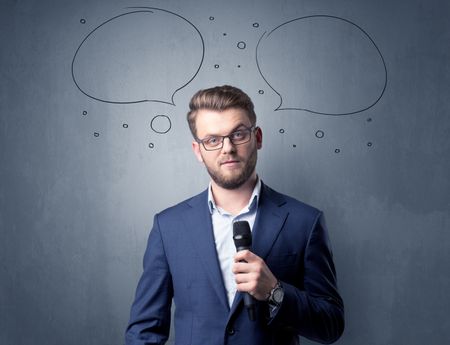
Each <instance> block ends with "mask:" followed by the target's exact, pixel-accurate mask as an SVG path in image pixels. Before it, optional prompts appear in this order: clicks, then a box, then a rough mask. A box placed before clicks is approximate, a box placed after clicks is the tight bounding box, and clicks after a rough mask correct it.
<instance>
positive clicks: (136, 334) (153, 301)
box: [125, 215, 173, 345]
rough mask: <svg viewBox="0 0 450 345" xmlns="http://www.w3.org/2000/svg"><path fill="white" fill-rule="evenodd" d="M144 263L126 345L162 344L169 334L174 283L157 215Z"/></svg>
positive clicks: (132, 308)
mask: <svg viewBox="0 0 450 345" xmlns="http://www.w3.org/2000/svg"><path fill="white" fill-rule="evenodd" d="M143 264H144V271H143V273H142V276H141V278H140V280H139V283H138V285H137V288H136V295H135V299H134V302H133V304H132V306H131V313H130V314H131V315H130V321H129V323H128V327H127V330H126V333H125V343H126V345H156V344H158V345H159V344H164V343H165V342H166V341H167V339H168V337H169V330H170V318H171V304H172V297H173V285H172V277H171V274H170V270H169V266H168V263H167V260H166V254H165V252H164V243H163V239H162V237H161V232H160V228H159V224H158V215H156V216H155V218H154V223H153V229H152V230H151V232H150V235H149V238H148V243H147V249H146V251H145V254H144V263H143Z"/></svg>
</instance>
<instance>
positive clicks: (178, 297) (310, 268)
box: [125, 184, 344, 345]
mask: <svg viewBox="0 0 450 345" xmlns="http://www.w3.org/2000/svg"><path fill="white" fill-rule="evenodd" d="M207 198H208V197H207V191H204V192H203V193H201V194H199V195H197V196H194V197H193V198H190V199H188V200H186V201H184V202H181V203H180V204H178V205H176V206H174V207H171V208H169V209H166V210H164V211H163V212H161V213H159V214H157V215H156V216H155V218H154V224H153V229H152V230H151V232H150V235H149V239H148V245H147V249H146V252H145V255H144V271H143V274H142V277H141V279H140V281H139V283H138V286H137V289H136V296H135V300H134V302H133V305H132V307H131V316H130V321H129V324H128V327H127V330H126V335H125V338H126V344H127V345H144V344H145V345H150V344H164V343H165V342H166V340H167V338H168V335H169V327H170V323H171V304H172V300H173V302H174V303H175V313H174V325H175V344H177V345H190V344H191V345H223V344H233V345H234V344H236V345H237V344H242V345H252V344H255V345H269V344H270V345H288V344H289V345H291V344H299V337H298V336H299V335H301V336H304V337H307V338H309V339H311V340H315V341H318V342H322V343H331V342H334V341H335V340H337V339H338V338H339V337H340V335H341V334H342V332H343V329H344V307H343V302H342V299H341V297H340V296H339V293H338V290H337V287H336V274H335V268H334V264H333V258H332V252H331V249H330V243H329V239H328V234H327V230H326V228H325V225H324V221H323V216H322V213H321V212H320V211H319V210H317V209H315V208H313V207H311V206H308V205H306V204H304V203H302V202H300V201H297V200H295V199H293V198H290V197H288V196H285V195H283V194H280V193H278V192H276V191H274V190H272V189H271V188H269V187H268V186H266V185H264V184H262V188H261V195H260V200H259V208H258V213H257V216H256V220H255V224H254V227H253V230H252V237H253V246H252V251H253V252H254V253H255V254H257V255H258V256H260V257H261V258H263V259H264V261H265V262H266V264H267V265H268V266H269V268H270V270H271V271H272V272H273V274H274V275H275V276H276V277H277V278H278V279H279V280H280V281H281V284H282V285H283V288H284V291H285V294H284V299H283V303H282V305H281V306H280V307H279V308H278V310H277V311H276V313H275V315H270V313H269V308H268V305H267V303H266V302H258V303H257V319H256V321H250V320H249V319H248V315H247V312H246V310H245V308H244V306H243V304H244V303H243V298H242V294H241V293H239V292H238V293H237V294H236V297H235V300H234V302H233V305H232V307H231V309H230V307H229V305H228V302H227V297H226V291H225V287H224V283H223V279H222V274H221V270H220V265H219V262H218V258H217V254H216V247H215V244H214V235H213V230H212V222H211V215H210V212H209V209H208V202H207Z"/></svg>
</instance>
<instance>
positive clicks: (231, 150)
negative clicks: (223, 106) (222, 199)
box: [192, 108, 262, 189]
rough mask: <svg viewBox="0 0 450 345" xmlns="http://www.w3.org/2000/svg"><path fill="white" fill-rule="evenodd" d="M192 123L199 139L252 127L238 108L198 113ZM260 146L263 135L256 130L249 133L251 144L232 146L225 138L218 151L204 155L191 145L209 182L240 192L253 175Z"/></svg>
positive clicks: (200, 148)
mask: <svg viewBox="0 0 450 345" xmlns="http://www.w3.org/2000/svg"><path fill="white" fill-rule="evenodd" d="M195 122H196V128H197V138H199V139H205V138H207V137H209V136H212V135H218V136H223V135H229V134H231V133H232V132H235V131H237V130H243V129H245V128H250V127H251V126H252V124H251V122H250V119H249V118H248V116H247V114H246V112H245V110H243V109H239V108H231V109H227V110H224V111H220V112H219V111H214V110H208V109H201V110H199V111H198V112H197V114H196V118H195ZM261 146H262V132H261V129H260V128H259V127H257V128H256V129H255V130H254V131H253V132H252V133H251V137H250V141H249V142H247V143H244V144H241V145H234V144H232V143H231V141H230V139H229V138H225V139H224V141H223V147H222V148H221V149H219V150H215V151H207V150H205V148H204V147H203V145H202V144H201V143H197V142H196V141H194V142H193V143H192V147H193V149H194V153H195V155H196V156H197V159H198V160H199V161H200V162H202V163H203V164H205V167H206V169H207V170H208V173H209V175H210V176H211V178H212V180H213V181H214V182H215V183H216V184H217V185H219V186H220V187H222V188H225V189H236V188H239V187H240V186H242V185H243V184H244V183H245V182H247V181H248V179H249V178H250V177H251V176H252V175H253V174H255V167H256V160H257V150H259V149H260V148H261Z"/></svg>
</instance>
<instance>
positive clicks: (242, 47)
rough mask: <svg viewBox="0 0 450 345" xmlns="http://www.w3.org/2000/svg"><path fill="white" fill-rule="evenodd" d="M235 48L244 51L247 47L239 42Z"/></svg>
mask: <svg viewBox="0 0 450 345" xmlns="http://www.w3.org/2000/svg"><path fill="white" fill-rule="evenodd" d="M237 47H238V48H239V49H245V47H247V45H246V44H245V42H243V41H240V42H238V44H237Z"/></svg>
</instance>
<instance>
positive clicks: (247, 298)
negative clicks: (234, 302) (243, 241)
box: [236, 246, 256, 321]
mask: <svg viewBox="0 0 450 345" xmlns="http://www.w3.org/2000/svg"><path fill="white" fill-rule="evenodd" d="M246 249H250V247H247V246H241V247H237V248H236V251H238V252H240V251H241V250H246ZM244 305H245V308H246V309H247V313H248V318H249V319H250V321H255V320H256V301H255V299H254V298H253V296H252V295H250V294H249V293H248V292H245V293H244Z"/></svg>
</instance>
